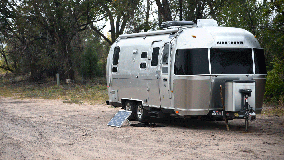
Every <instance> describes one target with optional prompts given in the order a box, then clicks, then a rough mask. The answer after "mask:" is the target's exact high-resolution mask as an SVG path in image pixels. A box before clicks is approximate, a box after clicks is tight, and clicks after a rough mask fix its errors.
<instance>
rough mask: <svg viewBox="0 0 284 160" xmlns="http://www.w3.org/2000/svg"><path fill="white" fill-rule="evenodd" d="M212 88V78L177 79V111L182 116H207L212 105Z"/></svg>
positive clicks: (175, 99)
mask: <svg viewBox="0 0 284 160" xmlns="http://www.w3.org/2000/svg"><path fill="white" fill-rule="evenodd" d="M176 77H177V76H176ZM210 88H211V84H210V76H196V77H186V78H184V79H175V80H174V106H175V110H177V111H179V112H180V115H207V114H208V112H209V104H210Z"/></svg>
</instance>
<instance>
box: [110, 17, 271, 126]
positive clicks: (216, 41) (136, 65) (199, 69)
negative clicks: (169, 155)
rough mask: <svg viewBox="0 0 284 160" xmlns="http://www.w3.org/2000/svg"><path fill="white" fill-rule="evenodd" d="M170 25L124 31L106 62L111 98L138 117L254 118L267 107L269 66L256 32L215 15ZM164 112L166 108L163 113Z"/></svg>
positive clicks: (112, 47)
mask: <svg viewBox="0 0 284 160" xmlns="http://www.w3.org/2000/svg"><path fill="white" fill-rule="evenodd" d="M162 26H163V28H164V30H159V31H152V32H146V33H134V34H124V35H121V36H119V38H118V39H117V40H116V42H115V43H114V44H113V45H112V46H111V48H110V51H109V55H108V59H107V66H106V71H107V72H106V74H107V75H106V77H107V86H108V95H109V100H108V101H107V103H108V104H111V105H113V106H121V107H122V108H124V109H126V110H131V111H132V115H131V118H132V119H138V120H139V121H141V122H147V121H148V120H149V117H153V116H160V115H163V114H175V115H178V116H182V117H185V118H187V117H191V118H194V117H206V118H208V119H215V120H226V122H227V120H232V119H236V118H242V119H245V120H246V121H245V122H246V127H247V126H248V120H249V119H255V115H256V114H255V113H260V112H261V110H262V103H263V95H264V86H265V80H266V78H265V76H266V68H265V62H264V52H263V49H262V48H261V47H260V45H259V43H258V41H257V40H256V38H255V37H254V36H253V35H252V34H251V33H250V32H248V31H246V30H244V29H240V28H233V27H221V26H218V25H217V22H216V21H215V20H212V19H199V20H198V21H197V24H194V23H193V22H191V21H181V22H177V21H170V22H165V23H163V25H162ZM162 113H163V114H162Z"/></svg>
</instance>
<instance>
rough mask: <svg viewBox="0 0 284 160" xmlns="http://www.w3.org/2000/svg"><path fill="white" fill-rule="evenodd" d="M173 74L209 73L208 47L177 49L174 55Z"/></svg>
mask: <svg viewBox="0 0 284 160" xmlns="http://www.w3.org/2000/svg"><path fill="white" fill-rule="evenodd" d="M174 73H175V75H198V74H209V62H208V49H207V48H198V49H178V50H177V52H176V55H175V71H174Z"/></svg>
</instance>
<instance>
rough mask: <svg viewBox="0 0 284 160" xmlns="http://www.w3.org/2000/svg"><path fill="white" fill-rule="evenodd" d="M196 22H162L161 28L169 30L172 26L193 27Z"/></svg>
mask: <svg viewBox="0 0 284 160" xmlns="http://www.w3.org/2000/svg"><path fill="white" fill-rule="evenodd" d="M192 25H194V22H192V21H167V22H162V24H161V28H169V27H171V26H192Z"/></svg>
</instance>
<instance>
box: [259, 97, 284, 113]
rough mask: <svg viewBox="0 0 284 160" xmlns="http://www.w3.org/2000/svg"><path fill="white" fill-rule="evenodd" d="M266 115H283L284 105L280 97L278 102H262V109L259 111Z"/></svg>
mask: <svg viewBox="0 0 284 160" xmlns="http://www.w3.org/2000/svg"><path fill="white" fill-rule="evenodd" d="M261 113H262V114H263V115H266V116H279V117H280V116H284V105H283V101H282V100H281V99H280V101H279V103H278V104H275V103H266V104H264V107H263V110H262V112H261Z"/></svg>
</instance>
